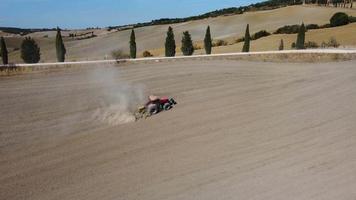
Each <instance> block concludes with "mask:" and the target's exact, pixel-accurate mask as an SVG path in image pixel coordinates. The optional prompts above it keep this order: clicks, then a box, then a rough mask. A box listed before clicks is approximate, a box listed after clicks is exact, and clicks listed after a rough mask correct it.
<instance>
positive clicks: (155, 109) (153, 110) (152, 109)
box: [147, 104, 158, 115]
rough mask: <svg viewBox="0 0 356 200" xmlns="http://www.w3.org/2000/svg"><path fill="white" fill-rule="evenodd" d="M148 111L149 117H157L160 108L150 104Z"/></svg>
mask: <svg viewBox="0 0 356 200" xmlns="http://www.w3.org/2000/svg"><path fill="white" fill-rule="evenodd" d="M147 111H148V113H149V115H155V114H157V113H158V107H157V105H156V104H150V105H148V106H147Z"/></svg>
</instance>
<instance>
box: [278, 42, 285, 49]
mask: <svg viewBox="0 0 356 200" xmlns="http://www.w3.org/2000/svg"><path fill="white" fill-rule="evenodd" d="M283 49H284V42H283V39H281V42H280V43H279V47H278V50H280V51H282V50H283Z"/></svg>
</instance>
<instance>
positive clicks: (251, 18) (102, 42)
mask: <svg viewBox="0 0 356 200" xmlns="http://www.w3.org/2000/svg"><path fill="white" fill-rule="evenodd" d="M337 12H345V13H347V14H348V15H352V16H356V9H346V8H332V7H320V6H310V5H307V6H302V5H299V6H288V7H283V8H279V9H274V10H266V11H255V12H247V13H244V14H241V15H230V16H220V17H216V18H207V19H203V20H195V21H189V22H185V23H177V24H168V25H156V26H147V27H142V28H137V29H135V32H136V42H137V50H138V56H142V52H143V51H145V50H149V51H152V53H153V54H154V55H155V56H159V55H164V49H163V47H164V42H165V37H166V32H167V29H168V26H172V27H173V29H174V33H175V40H176V43H177V46H178V48H177V51H180V48H179V46H180V45H181V38H182V33H183V31H189V32H190V33H191V35H192V39H193V41H194V42H195V43H197V44H199V46H201V47H202V46H203V45H202V41H203V40H204V35H205V31H206V27H207V26H208V25H209V26H210V27H211V33H212V37H213V38H214V39H215V40H217V39H224V40H227V41H229V42H230V43H231V42H232V41H235V40H236V39H237V38H241V37H242V36H243V35H244V33H245V29H246V24H250V32H251V34H253V33H255V32H258V31H261V30H267V31H269V32H274V31H276V30H277V29H278V28H280V27H283V26H285V25H293V24H301V23H302V22H304V23H305V24H318V25H323V24H326V23H329V20H330V18H331V17H332V15H333V14H335V13H337ZM351 28H355V27H351ZM91 31H94V33H95V35H97V37H94V38H90V39H85V40H71V39H70V38H68V37H66V36H68V35H69V33H85V32H91ZM318 31H319V32H324V31H326V32H327V33H325V34H324V35H325V37H324V38H326V40H328V39H329V37H332V36H334V37H336V39H337V40H338V41H340V42H341V44H342V45H351V46H352V45H353V47H355V46H354V42H353V41H355V40H354V37H355V36H354V35H351V36H350V37H351V39H352V43H348V42H350V40H351V39H348V40H346V41H344V39H343V38H342V37H343V36H344V35H346V34H348V32H349V31H350V29H348V28H346V27H345V26H343V27H340V28H339V29H338V31H337V32H336V33H335V34H334V33H333V32H332V30H329V29H320V30H318ZM130 33H131V30H126V31H118V32H115V31H110V32H109V31H106V29H102V30H97V29H96V30H88V31H86V30H72V31H63V36H64V42H65V46H66V49H67V55H66V58H67V61H80V60H101V59H104V58H107V57H109V58H110V57H111V53H112V51H113V50H117V49H121V50H122V51H124V52H127V53H128V52H129V43H128V42H129V38H130ZM29 36H31V37H34V39H35V40H36V41H37V42H38V43H39V45H40V47H41V53H42V54H41V62H53V61H56V52H55V45H54V42H55V32H53V31H52V32H51V31H46V32H37V33H32V34H29ZM45 36H47V37H45ZM273 37H281V36H279V35H278V36H273ZM289 37H290V36H289V35H287V36H286V39H285V40H287V41H286V42H290V40H291V39H289ZM283 38H284V37H283ZM22 39H23V38H21V37H13V38H12V39H9V41H8V47H9V48H10V49H14V48H19V47H20V44H21V41H22ZM293 40H295V39H293ZM306 40H312V39H311V38H308V35H307V38H306ZM257 41H258V42H257V44H256V45H255V47H254V46H253V45H252V48H253V49H252V50H254V49H257V50H259V49H262V50H266V49H267V50H276V49H277V48H278V45H279V40H278V41H276V43H274V40H273V39H272V40H269V42H268V44H267V46H265V45H264V43H263V42H262V43H260V42H259V40H257ZM272 42H273V43H272ZM260 44H261V45H260ZM237 45H240V44H237ZM289 47H290V45H289V46H288V47H287V44H286V48H289ZM240 51H241V49H240V48H236V49H235V48H234V47H230V46H229V47H227V48H222V49H218V48H217V49H216V50H213V52H224V53H227V52H240ZM200 52H203V51H200ZM195 54H199V51H197V52H196V53H195ZM9 56H10V61H11V62H14V63H22V62H23V61H22V59H21V56H20V51H13V52H11V53H10V54H9Z"/></svg>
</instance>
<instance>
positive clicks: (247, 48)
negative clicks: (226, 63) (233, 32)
mask: <svg viewBox="0 0 356 200" xmlns="http://www.w3.org/2000/svg"><path fill="white" fill-rule="evenodd" d="M249 26H250V25H249V24H247V26H246V32H245V38H244V39H245V40H244V46H243V47H242V52H249V51H250V40H251V36H250V28H249Z"/></svg>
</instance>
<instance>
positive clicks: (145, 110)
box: [135, 95, 177, 120]
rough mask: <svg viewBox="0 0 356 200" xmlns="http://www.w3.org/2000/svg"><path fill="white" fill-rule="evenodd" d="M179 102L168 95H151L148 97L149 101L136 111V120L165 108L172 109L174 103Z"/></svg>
mask: <svg viewBox="0 0 356 200" xmlns="http://www.w3.org/2000/svg"><path fill="white" fill-rule="evenodd" d="M176 104H177V102H176V101H175V100H174V99H173V98H168V97H161V98H159V97H157V96H152V95H151V96H149V97H148V102H147V103H146V104H145V105H144V106H141V107H139V108H138V110H137V111H136V113H135V116H136V120H138V119H140V118H143V117H149V116H151V115H155V114H157V113H159V112H161V111H164V110H170V109H171V108H173V105H176Z"/></svg>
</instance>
